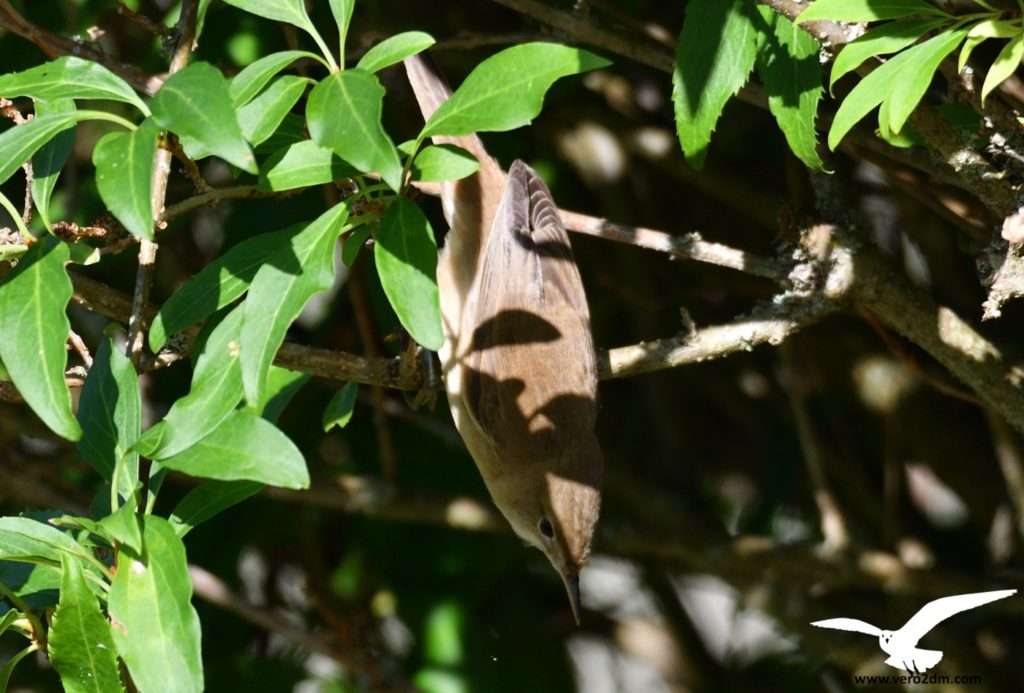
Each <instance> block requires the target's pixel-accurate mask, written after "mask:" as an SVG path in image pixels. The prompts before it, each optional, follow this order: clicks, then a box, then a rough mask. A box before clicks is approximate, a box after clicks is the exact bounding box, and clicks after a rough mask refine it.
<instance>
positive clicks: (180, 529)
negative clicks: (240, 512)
mask: <svg viewBox="0 0 1024 693" xmlns="http://www.w3.org/2000/svg"><path fill="white" fill-rule="evenodd" d="M263 486H264V485H263V484H261V483H258V482H255V481H207V482H206V483H205V484H203V485H202V486H199V487H197V488H194V489H192V490H191V491H189V492H188V493H187V494H185V497H184V498H182V499H181V502H179V503H178V505H176V506H175V507H174V511H173V512H172V513H171V525H172V526H173V527H174V531H175V532H176V533H177V535H178V536H179V537H183V536H185V535H186V534H188V533H189V532H190V531H191V530H192V529H193V528H194V527H196V526H197V525H199V524H201V523H203V522H206V521H207V520H209V519H210V518H211V517H213V516H214V515H216V514H218V513H220V512H221V511H223V510H226V509H228V508H230V507H231V506H233V505H237V504H238V503H241V502H242V501H244V500H245V499H246V498H249V497H250V496H254V495H255V494H257V493H259V492H260V491H261V490H263Z"/></svg>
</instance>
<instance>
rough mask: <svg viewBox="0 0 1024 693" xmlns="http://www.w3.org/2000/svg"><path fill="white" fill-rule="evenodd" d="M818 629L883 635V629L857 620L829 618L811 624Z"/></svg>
mask: <svg viewBox="0 0 1024 693" xmlns="http://www.w3.org/2000/svg"><path fill="white" fill-rule="evenodd" d="M811 625H812V626H817V627H818V628H832V629H835V630H852V631H854V632H855V633H864V634H865V635H874V636H876V637H877V636H878V635H880V634H881V633H882V629H881V628H877V627H875V626H873V625H871V624H870V623H868V622H866V621H861V620H859V619H856V618H828V619H825V620H824V621H815V622H814V623H812V624H811Z"/></svg>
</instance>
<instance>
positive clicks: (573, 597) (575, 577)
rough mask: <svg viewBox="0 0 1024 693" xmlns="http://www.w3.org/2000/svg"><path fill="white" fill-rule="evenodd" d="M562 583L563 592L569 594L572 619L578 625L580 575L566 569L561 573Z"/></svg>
mask: <svg viewBox="0 0 1024 693" xmlns="http://www.w3.org/2000/svg"><path fill="white" fill-rule="evenodd" d="M562 582H564V583H565V591H566V592H567V593H568V594H569V606H570V607H572V617H573V618H574V619H576V625H577V626H578V625H579V624H580V574H579V571H578V570H576V569H575V568H568V569H566V570H565V572H563V573H562Z"/></svg>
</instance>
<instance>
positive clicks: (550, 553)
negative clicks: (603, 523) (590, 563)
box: [490, 439, 603, 623]
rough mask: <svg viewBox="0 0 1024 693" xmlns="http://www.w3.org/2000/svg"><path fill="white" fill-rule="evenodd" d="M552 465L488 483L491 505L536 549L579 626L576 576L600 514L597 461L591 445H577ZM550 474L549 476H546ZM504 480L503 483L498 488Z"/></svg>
mask: <svg viewBox="0 0 1024 693" xmlns="http://www.w3.org/2000/svg"><path fill="white" fill-rule="evenodd" d="M574 447H576V448H577V449H576V450H575V451H572V452H567V453H565V454H568V455H572V457H571V458H569V459H561V460H558V462H559V463H558V464H553V465H550V466H548V465H530V467H531V469H532V470H536V471H535V473H532V474H531V473H525V470H522V469H521V470H518V473H516V472H512V473H510V474H509V476H513V475H514V480H513V479H509V478H508V477H506V478H505V479H502V483H498V484H490V486H491V487H492V488H491V495H492V496H493V497H494V502H495V504H496V505H497V506H498V508H499V509H500V510H501V511H502V514H504V515H505V517H506V518H507V519H508V521H509V524H511V525H512V528H513V529H514V530H515V532H516V534H518V535H519V536H520V537H521V538H522V539H523V540H525V541H526V542H527V543H528V544H530V545H532V546H535V547H537V548H538V549H540V550H541V551H542V552H543V553H544V555H545V556H547V558H548V561H550V562H551V565H552V566H553V567H554V569H555V570H556V571H558V574H559V575H560V576H561V578H562V582H563V583H564V584H565V589H566V592H567V593H568V595H569V604H570V606H571V607H572V612H573V617H574V618H575V619H576V622H577V623H579V618H580V588H579V575H580V571H581V570H582V569H583V564H584V563H585V562H586V560H587V557H588V556H589V555H590V544H591V541H592V540H593V538H594V530H595V528H596V526H597V518H598V514H599V512H600V509H601V476H602V467H603V464H602V459H601V451H600V449H599V448H598V446H597V440H596V439H592V440H587V441H581V442H580V444H579V445H577V446H574ZM551 470H554V471H551ZM505 481H508V482H509V483H504V482H505Z"/></svg>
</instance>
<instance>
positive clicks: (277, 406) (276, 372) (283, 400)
mask: <svg viewBox="0 0 1024 693" xmlns="http://www.w3.org/2000/svg"><path fill="white" fill-rule="evenodd" d="M310 377H311V376H310V375H309V374H308V373H300V372H299V371H293V370H289V369H287V368H281V367H280V366H271V367H270V373H269V375H268V377H267V406H265V407H264V408H263V414H262V416H263V418H264V419H265V420H266V421H269V422H270V423H277V419H278V418H279V417H280V416H281V414H282V413H283V412H284V410H285V407H287V406H288V403H289V402H291V401H292V398H293V397H294V396H295V395H296V394H297V393H298V391H299V390H301V389H302V386H303V385H305V384H306V383H308V382H309V379H310Z"/></svg>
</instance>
